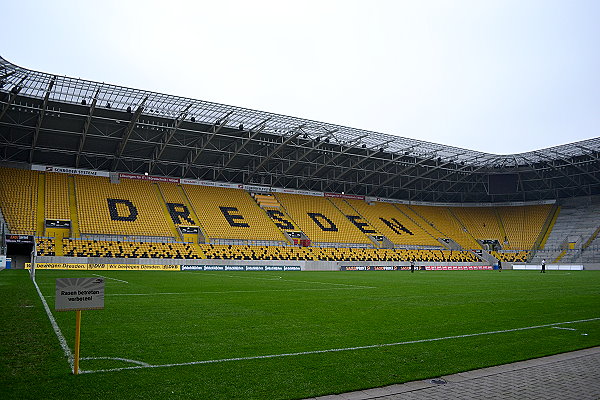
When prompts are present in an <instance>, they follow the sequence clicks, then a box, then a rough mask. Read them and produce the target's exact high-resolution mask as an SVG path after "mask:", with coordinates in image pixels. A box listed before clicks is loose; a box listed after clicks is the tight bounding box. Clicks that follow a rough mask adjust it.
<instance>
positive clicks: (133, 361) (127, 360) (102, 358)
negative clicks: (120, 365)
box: [79, 357, 151, 372]
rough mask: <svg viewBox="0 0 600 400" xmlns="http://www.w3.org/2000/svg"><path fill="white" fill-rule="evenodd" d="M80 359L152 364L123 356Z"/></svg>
mask: <svg viewBox="0 0 600 400" xmlns="http://www.w3.org/2000/svg"><path fill="white" fill-rule="evenodd" d="M79 359H80V360H116V361H123V362H128V363H131V364H137V365H141V366H143V367H151V365H150V364H148V363H145V362H143V361H137V360H130V359H129V358H121V357H80V358H79ZM79 372H83V371H82V370H81V369H80V370H79Z"/></svg>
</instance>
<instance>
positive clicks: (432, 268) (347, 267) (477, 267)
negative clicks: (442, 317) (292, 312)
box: [340, 265, 493, 271]
mask: <svg viewBox="0 0 600 400" xmlns="http://www.w3.org/2000/svg"><path fill="white" fill-rule="evenodd" d="M423 268H425V270H427V271H474V270H489V269H493V268H492V266H491V265H443V266H441V265H436V266H425V267H422V266H418V265H417V266H415V270H417V271H418V270H419V269H423ZM340 270H341V271H410V266H396V265H394V266H388V265H385V266H378V265H342V266H341V267H340Z"/></svg>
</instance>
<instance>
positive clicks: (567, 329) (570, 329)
mask: <svg viewBox="0 0 600 400" xmlns="http://www.w3.org/2000/svg"><path fill="white" fill-rule="evenodd" d="M553 328H554V329H564V330H565V331H576V330H577V329H575V328H563V327H562V326H553Z"/></svg>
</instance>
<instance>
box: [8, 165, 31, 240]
mask: <svg viewBox="0 0 600 400" xmlns="http://www.w3.org/2000/svg"><path fill="white" fill-rule="evenodd" d="M37 195H38V172H37V171H29V170H24V169H13V168H4V167H1V168H0V205H1V207H2V215H4V219H5V221H6V223H7V224H8V227H9V229H10V232H11V233H14V234H25V235H32V234H34V233H35V231H36V216H37V200H38V196H37Z"/></svg>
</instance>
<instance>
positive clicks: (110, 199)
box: [0, 57, 600, 270]
mask: <svg viewBox="0 0 600 400" xmlns="http://www.w3.org/2000/svg"><path fill="white" fill-rule="evenodd" d="M0 138H1V139H2V140H1V141H0V209H1V211H2V215H1V216H0V217H1V221H0V226H1V230H2V235H1V237H2V243H1V244H0V254H2V255H4V254H7V255H8V257H9V258H11V259H12V265H13V266H15V267H21V266H23V265H24V264H25V263H26V262H28V261H29V260H30V258H31V257H30V255H31V251H32V248H35V252H34V255H35V256H37V263H38V266H39V267H44V266H45V267H48V268H50V267H53V268H59V267H72V268H82V265H96V267H98V268H102V266H103V265H104V266H105V267H106V265H113V266H119V265H121V266H122V265H125V266H126V267H119V268H134V266H135V265H139V266H145V267H144V268H160V266H165V268H167V267H168V268H171V267H172V266H176V267H177V268H183V267H184V266H187V267H195V268H200V267H201V266H206V267H214V268H226V267H231V268H237V269H239V268H246V267H252V268H255V267H258V266H262V267H263V268H266V267H272V268H285V267H293V268H301V269H306V270H309V269H314V270H319V269H326V270H339V269H402V268H404V269H406V268H409V265H410V263H411V262H414V263H415V266H416V267H417V268H425V269H438V268H443V269H474V268H475V269H481V268H492V266H495V265H497V264H498V262H499V261H500V262H501V263H502V266H503V267H505V268H510V267H512V266H513V265H514V264H523V265H525V264H533V265H539V264H540V263H541V261H542V259H543V260H546V262H547V263H548V264H549V268H552V267H553V266H557V265H558V264H566V267H569V268H570V267H572V266H573V265H575V266H576V267H577V266H579V267H580V268H583V266H584V264H585V267H586V268H595V267H597V266H598V265H600V264H599V263H600V257H598V254H599V253H600V252H599V251H598V250H599V248H600V239H598V233H599V232H600V221H599V220H598V215H600V213H598V212H597V211H598V209H599V208H600V207H598V204H599V203H600V201H599V200H598V196H600V138H595V139H589V140H585V141H581V142H578V143H571V144H566V145H562V146H556V147H553V148H550V149H544V150H539V151H532V152H528V153H522V154H512V155H493V154H487V153H482V152H478V151H472V150H466V149H460V148H455V147H452V146H444V145H441V144H435V143H429V142H424V141H419V140H415V139H408V138H402V137H397V136H391V135H387V134H383V133H378V132H371V131H366V130H361V129H355V128H349V127H344V126H339V125H333V124H329V123H323V122H317V121H311V120H305V119H301V118H296V117H289V116H284V115H278V114H273V113H269V112H263V111H257V110H249V109H244V108H240V107H234V106H228V105H223V104H216V103H210V102H206V101H202V100H195V99H189V98H182V97H177V96H171V95H165V94H160V93H153V92H149V91H144V90H135V89H131V88H126V87H120V86H115V85H110V84H104V83H98V82H91V81H85V80H81V79H75V78H69V77H65V76H59V75H52V74H47V73H43V72H37V71H32V70H29V69H26V68H23V67H20V66H17V65H14V64H12V63H10V62H9V61H7V60H5V59H3V58H1V57H0ZM115 268H117V267H115ZM140 268H141V267H140Z"/></svg>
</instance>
